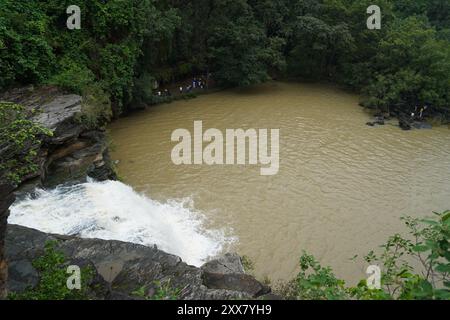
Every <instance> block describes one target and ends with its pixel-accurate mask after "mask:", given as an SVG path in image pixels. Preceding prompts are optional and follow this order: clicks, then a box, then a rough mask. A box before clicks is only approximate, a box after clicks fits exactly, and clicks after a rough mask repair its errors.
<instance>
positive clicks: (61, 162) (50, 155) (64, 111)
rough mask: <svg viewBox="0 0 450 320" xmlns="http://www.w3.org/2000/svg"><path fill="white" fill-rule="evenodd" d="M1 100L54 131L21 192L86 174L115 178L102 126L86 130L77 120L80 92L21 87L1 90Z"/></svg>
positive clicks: (83, 178) (80, 179)
mask: <svg viewBox="0 0 450 320" xmlns="http://www.w3.org/2000/svg"><path fill="white" fill-rule="evenodd" d="M0 100H1V101H10V102H14V103H17V104H20V105H22V106H24V107H25V108H26V110H28V112H29V116H30V119H31V120H33V121H34V122H36V123H39V124H41V125H42V126H44V127H46V128H47V129H50V130H51V131H52V132H53V136H51V137H45V139H44V142H43V144H42V145H41V146H40V149H39V150H38V157H36V159H35V161H36V165H37V167H38V168H39V170H38V171H37V172H36V173H33V174H31V175H29V176H27V177H24V179H23V181H22V182H23V183H25V182H28V181H30V180H32V179H34V180H33V181H32V183H31V184H30V185H31V186H32V187H31V188H28V187H23V188H21V192H26V191H27V190H30V189H32V188H33V187H41V186H44V187H54V186H56V185H58V184H67V183H78V182H83V181H86V178H87V177H88V176H91V177H93V178H95V179H97V180H107V179H116V178H117V177H116V174H115V173H114V169H113V165H112V161H111V160H110V158H109V151H108V148H107V144H106V138H105V133H104V131H103V129H100V128H99V129H97V130H88V129H87V128H86V127H85V126H84V125H83V124H82V123H81V121H80V118H81V117H80V115H81V113H82V102H83V101H82V97H81V96H79V95H75V94H66V93H64V92H63V91H61V90H59V89H58V88H55V87H39V88H34V87H23V88H17V89H13V90H10V91H8V92H5V93H3V94H2V95H0ZM36 178H38V179H36Z"/></svg>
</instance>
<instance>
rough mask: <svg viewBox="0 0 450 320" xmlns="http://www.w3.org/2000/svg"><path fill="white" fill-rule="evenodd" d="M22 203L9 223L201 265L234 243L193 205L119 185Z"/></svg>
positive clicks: (75, 189)
mask: <svg viewBox="0 0 450 320" xmlns="http://www.w3.org/2000/svg"><path fill="white" fill-rule="evenodd" d="M36 193H37V196H36V197H33V198H31V197H28V198H26V199H23V200H20V201H17V202H16V203H15V204H14V205H13V206H12V207H11V215H10V217H9V219H8V222H9V223H12V224H18V225H22V226H26V227H30V228H34V229H38V230H41V231H43V232H48V233H57V234H65V235H78V236H80V237H83V238H100V239H105V240H112V239H114V240H121V241H126V242H133V243H138V244H142V245H147V246H152V245H154V244H156V245H157V246H158V248H160V249H162V250H164V251H166V252H169V253H172V254H175V255H178V256H180V257H181V258H182V259H183V260H184V261H185V262H187V263H189V264H192V265H195V266H200V265H201V264H203V263H204V262H205V261H206V260H208V258H211V257H214V256H215V255H217V254H219V253H220V252H221V251H222V249H223V246H224V245H225V244H226V243H228V242H231V241H232V238H229V237H226V236H225V234H224V232H223V231H222V230H206V229H205V228H204V227H203V218H204V217H203V215H202V214H201V213H199V212H196V211H195V210H193V209H192V206H191V205H190V203H189V200H184V201H175V200H174V201H169V202H168V203H161V202H158V201H154V200H152V199H150V198H148V197H146V196H144V195H140V194H138V193H136V192H135V191H134V190H133V189H132V188H131V187H129V186H127V185H125V184H123V183H121V182H118V181H106V182H92V181H90V182H87V183H84V184H79V185H75V186H70V187H58V188H56V189H53V190H37V191H36Z"/></svg>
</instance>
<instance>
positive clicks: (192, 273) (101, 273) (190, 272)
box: [6, 225, 270, 300]
mask: <svg viewBox="0 0 450 320" xmlns="http://www.w3.org/2000/svg"><path fill="white" fill-rule="evenodd" d="M51 240H53V241H54V240H56V241H58V245H57V249H58V250H60V251H61V252H63V253H64V254H65V256H66V257H67V260H68V261H69V262H70V263H80V264H83V265H85V264H91V265H92V266H93V268H94V269H95V274H96V277H97V275H98V277H97V278H96V280H95V283H96V284H97V287H99V288H98V289H97V290H96V291H95V292H94V291H93V292H92V296H93V297H95V299H117V300H136V299H138V300H139V299H142V298H143V297H137V296H136V295H135V294H133V292H135V291H137V290H139V289H140V288H143V287H144V288H146V292H147V293H148V294H150V292H151V291H152V290H153V291H152V292H153V294H154V293H155V291H156V290H157V287H156V286H157V284H158V283H164V284H167V285H169V286H170V288H173V289H177V290H178V291H179V294H178V296H177V298H179V299H187V300H192V299H195V300H199V299H200V300H203V299H249V298H252V297H257V296H259V295H261V294H265V293H268V292H270V288H268V287H266V286H264V285H262V284H261V283H259V282H258V281H257V280H255V279H254V278H253V277H252V276H250V275H245V274H239V273H227V274H220V273H213V274H209V273H205V272H204V270H203V269H202V268H197V267H194V266H190V265H188V264H186V263H185V262H183V261H182V260H181V258H180V257H177V256H175V255H172V254H168V253H166V252H164V251H161V250H159V249H157V248H156V247H155V246H153V247H147V246H142V245H138V244H133V243H126V242H121V241H115V240H100V239H81V238H77V237H73V236H62V235H54V234H46V233H43V232H40V231H37V230H33V229H30V228H25V227H21V226H16V225H8V231H7V236H6V255H7V257H8V259H9V261H11V264H10V266H9V271H10V274H11V277H10V278H9V281H8V285H9V288H10V289H11V290H13V291H15V290H18V291H19V292H20V290H23V289H24V288H25V287H26V286H28V285H35V284H36V278H35V273H34V272H33V268H32V265H31V264H32V261H33V260H34V259H35V258H37V257H38V256H40V255H42V253H43V252H44V251H43V250H44V246H45V243H46V242H47V241H51ZM219 260H220V259H219ZM238 260H240V259H238V257H237V255H234V254H232V255H225V258H224V259H222V262H223V263H225V264H226V265H227V266H228V267H227V268H225V269H223V267H220V269H217V268H214V269H210V270H215V271H220V270H222V271H224V272H230V271H241V270H242V268H241V267H242V266H241V265H240V264H239V262H238ZM30 265H31V267H30ZM209 266H210V267H211V268H212V264H210V265H209ZM207 275H208V276H207ZM211 275H214V276H211ZM205 276H206V278H207V279H209V280H208V281H206V282H205ZM221 277H222V279H221ZM152 288H153V289H152Z"/></svg>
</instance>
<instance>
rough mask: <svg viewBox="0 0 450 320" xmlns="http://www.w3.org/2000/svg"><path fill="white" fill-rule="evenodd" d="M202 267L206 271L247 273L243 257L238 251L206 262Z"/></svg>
mask: <svg viewBox="0 0 450 320" xmlns="http://www.w3.org/2000/svg"><path fill="white" fill-rule="evenodd" d="M201 268H202V270H203V272H205V273H221V274H229V273H241V274H242V273H245V271H244V266H243V265H242V261H241V257H240V256H239V255H238V254H236V253H227V254H225V255H223V256H221V257H219V258H217V259H215V260H212V261H209V262H207V263H205V264H204V265H203V266H202V267H201Z"/></svg>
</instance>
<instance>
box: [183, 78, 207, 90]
mask: <svg viewBox="0 0 450 320" xmlns="http://www.w3.org/2000/svg"><path fill="white" fill-rule="evenodd" d="M205 88H206V81H205V80H204V79H203V78H202V77H199V78H197V77H195V78H194V79H192V83H189V84H188V85H187V86H180V88H179V90H180V94H183V93H190V92H191V91H192V90H194V89H202V90H203V89H205Z"/></svg>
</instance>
